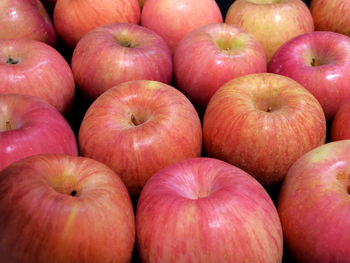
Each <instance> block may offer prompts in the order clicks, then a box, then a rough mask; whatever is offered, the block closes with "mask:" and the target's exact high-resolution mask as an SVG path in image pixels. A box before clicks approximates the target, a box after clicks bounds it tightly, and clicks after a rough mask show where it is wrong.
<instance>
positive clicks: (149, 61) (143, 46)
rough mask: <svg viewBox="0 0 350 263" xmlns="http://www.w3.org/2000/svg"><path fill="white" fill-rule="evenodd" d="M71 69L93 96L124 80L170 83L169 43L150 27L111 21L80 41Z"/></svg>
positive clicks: (83, 89) (95, 96) (94, 97)
mask: <svg viewBox="0 0 350 263" xmlns="http://www.w3.org/2000/svg"><path fill="white" fill-rule="evenodd" d="M72 71H73V75H74V79H75V81H76V84H77V86H78V88H79V89H80V90H81V91H82V93H84V94H85V95H86V96H87V97H89V98H91V99H96V98H97V97H98V96H99V95H101V94H102V93H103V92H104V91H106V90H107V89H109V88H111V87H113V86H115V85H117V84H120V83H123V82H126V81H131V80H156V81H160V82H163V83H166V84H170V83H171V81H172V75H173V62H172V57H171V53H170V50H169V47H168V46H167V44H166V43H165V41H164V40H163V39H162V38H161V37H160V36H159V35H157V34H156V33H154V32H153V31H151V30H149V29H147V28H145V27H142V26H139V25H135V24H130V23H112V24H108V25H105V26H101V27H97V28H95V29H93V30H91V31H90V32H89V33H87V34H86V35H85V36H84V37H83V38H82V39H81V40H80V41H79V43H78V44H77V46H76V48H75V50H74V52H73V56H72Z"/></svg>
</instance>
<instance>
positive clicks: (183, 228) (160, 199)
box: [136, 158, 283, 263]
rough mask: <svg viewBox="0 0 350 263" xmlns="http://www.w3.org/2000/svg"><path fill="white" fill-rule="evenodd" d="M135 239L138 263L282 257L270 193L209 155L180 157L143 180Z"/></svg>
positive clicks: (276, 220)
mask: <svg viewBox="0 0 350 263" xmlns="http://www.w3.org/2000/svg"><path fill="white" fill-rule="evenodd" d="M136 240H137V248H138V251H139V256H140V258H141V261H142V262H144V263H147V262H161V263H168V262H169V263H170V262H175V261H176V262H207V263H210V262H212V263H214V262H215V263H217V262H275V263H280V262H281V261H282V250H283V237H282V227H281V223H280V220H279V217H278V214H277V210H276V207H275V206H274V204H273V202H272V200H271V198H270V196H269V195H268V194H267V192H266V191H265V189H264V188H263V187H262V186H261V185H260V184H259V183H258V182H257V181H256V180H255V179H254V178H253V177H251V176H250V175H249V174H247V173H245V172H244V171H242V170H241V169H238V168H237V167H235V166H233V165H230V164H228V163H225V162H223V161H219V160H216V159H211V158H192V159H187V160H184V161H180V162H178V163H175V164H173V165H170V166H167V167H166V168H164V169H162V170H160V171H158V172H157V173H156V174H155V175H154V176H153V177H152V178H151V179H150V180H149V181H148V182H147V183H146V185H145V187H144V189H143V190H142V192H141V196H140V198H139V201H138V204H137V212H136ZM175 259H176V260H175Z"/></svg>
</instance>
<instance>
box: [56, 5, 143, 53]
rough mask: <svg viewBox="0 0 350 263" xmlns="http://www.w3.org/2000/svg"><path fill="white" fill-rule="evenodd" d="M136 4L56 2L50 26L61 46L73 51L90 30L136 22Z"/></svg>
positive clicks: (137, 7) (137, 16)
mask: <svg viewBox="0 0 350 263" xmlns="http://www.w3.org/2000/svg"><path fill="white" fill-rule="evenodd" d="M140 16H141V11H140V6H139V3H138V0H127V1H125V0H99V1H95V0H74V1H71V0H57V2H56V5H55V9H54V12H53V22H54V25H55V28H56V31H57V33H58V35H59V36H60V38H61V40H62V41H63V43H64V44H65V45H66V46H67V47H69V48H71V49H74V47H75V45H76V44H77V43H78V41H79V40H80V39H81V38H82V37H83V36H84V35H85V34H86V33H88V32H89V31H91V30H92V29H94V28H96V27H99V26H102V25H105V24H109V23H114V22H121V23H134V24H138V23H139V22H140Z"/></svg>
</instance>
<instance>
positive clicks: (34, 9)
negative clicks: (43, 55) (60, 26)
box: [0, 0, 57, 46]
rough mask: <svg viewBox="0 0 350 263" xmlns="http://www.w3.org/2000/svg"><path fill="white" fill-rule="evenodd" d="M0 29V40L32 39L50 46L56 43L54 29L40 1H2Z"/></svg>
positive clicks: (0, 5)
mask: <svg viewBox="0 0 350 263" xmlns="http://www.w3.org/2000/svg"><path fill="white" fill-rule="evenodd" d="M0 27H1V31H0V39H12V38H24V39H33V40H38V41H42V42H45V43H47V44H49V45H51V46H55V45H56V43H57V35H56V31H55V28H54V26H53V24H52V21H51V18H50V17H49V15H48V13H47V12H46V9H45V7H44V6H43V5H42V3H41V2H40V0H2V1H1V4H0Z"/></svg>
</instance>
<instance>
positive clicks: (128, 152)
mask: <svg viewBox="0 0 350 263" xmlns="http://www.w3.org/2000/svg"><path fill="white" fill-rule="evenodd" d="M79 146H80V152H81V154H82V155H83V156H87V157H90V158H93V159H96V160H98V161H100V162H103V163H105V164H107V165H108V166H110V167H111V168H112V169H113V170H114V171H115V172H116V173H117V174H119V175H120V176H121V178H122V179H123V181H124V183H125V184H126V186H127V188H128V190H129V192H130V193H131V194H132V195H138V194H139V193H140V191H141V189H142V187H143V186H144V184H145V183H146V181H147V180H148V179H149V178H150V177H151V176H152V175H153V174H154V173H155V172H156V171H158V170H159V169H161V168H163V167H165V166H167V165H169V164H172V163H174V162H177V161H180V160H182V159H187V158H191V157H198V156H200V154H201V147H202V129H201V123H200V119H199V117H198V114H197V112H196V110H195V109H194V107H193V105H192V104H191V103H190V101H189V100H188V99H187V98H186V97H185V95H183V94H182V93H181V92H180V91H178V90H177V89H175V88H173V87H171V86H168V85H166V84H164V83H161V82H157V81H147V80H139V81H130V82H124V83H122V84H119V85H117V86H114V87H113V88H111V89H109V90H108V91H106V92H105V93H103V94H102V95H101V96H100V97H98V98H97V99H96V100H95V101H94V103H93V104H92V105H91V106H90V107H89V109H88V110H87V112H86V114H85V116H84V118H83V121H82V123H81V127H80V130H79Z"/></svg>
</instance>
